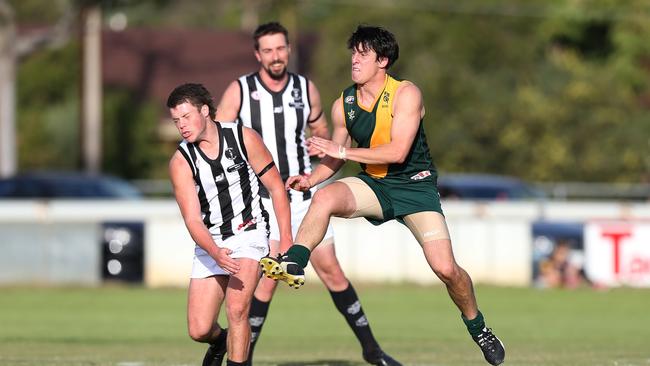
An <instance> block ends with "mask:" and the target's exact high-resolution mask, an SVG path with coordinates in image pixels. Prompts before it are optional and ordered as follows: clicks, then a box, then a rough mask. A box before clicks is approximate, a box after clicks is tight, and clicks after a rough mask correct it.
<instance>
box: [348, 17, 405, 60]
mask: <svg viewBox="0 0 650 366" xmlns="http://www.w3.org/2000/svg"><path fill="white" fill-rule="evenodd" d="M355 48H360V49H361V50H363V51H366V50H368V49H371V50H373V51H375V53H376V54H377V59H379V58H383V57H385V58H387V59H388V63H387V64H386V70H388V68H390V67H391V65H393V64H394V63H395V61H397V59H398V58H399V45H398V44H397V40H396V39H395V36H394V35H393V33H391V32H389V31H387V30H386V29H384V28H382V27H373V26H369V25H359V26H358V27H357V30H355V31H354V33H352V35H351V36H350V38H349V39H348V49H350V50H352V49H355Z"/></svg>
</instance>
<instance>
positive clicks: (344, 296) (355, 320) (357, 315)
mask: <svg viewBox="0 0 650 366" xmlns="http://www.w3.org/2000/svg"><path fill="white" fill-rule="evenodd" d="M330 295H331V296H332V300H334V304H335V305H336V308H337V309H338V310H339V312H340V313H341V314H342V315H343V317H344V318H345V320H346V321H347V322H348V325H349V326H350V328H352V331H353V332H354V335H355V336H357V339H358V340H359V343H361V348H363V353H364V355H366V354H368V355H373V354H374V353H377V352H379V349H380V348H379V344H378V343H377V340H376V339H375V337H374V336H373V335H372V331H371V330H370V324H369V323H368V320H367V319H366V316H365V314H364V313H363V308H361V303H360V302H359V297H358V296H357V293H356V292H355V291H354V288H353V287H352V284H351V283H350V284H349V285H348V288H347V289H345V290H343V291H341V292H334V291H330Z"/></svg>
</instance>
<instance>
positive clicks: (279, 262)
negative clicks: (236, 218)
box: [260, 178, 381, 288]
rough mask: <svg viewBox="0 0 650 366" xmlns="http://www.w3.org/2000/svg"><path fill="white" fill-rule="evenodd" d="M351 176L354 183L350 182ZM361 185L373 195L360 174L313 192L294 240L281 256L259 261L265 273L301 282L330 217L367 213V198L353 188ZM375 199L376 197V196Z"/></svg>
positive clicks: (295, 284)
mask: <svg viewBox="0 0 650 366" xmlns="http://www.w3.org/2000/svg"><path fill="white" fill-rule="evenodd" d="M350 180H352V181H353V183H354V185H351V184H350ZM357 181H358V182H357ZM359 182H360V184H357V183H359ZM358 186H360V187H361V188H362V189H364V190H365V191H370V193H369V194H371V195H372V196H373V197H374V194H373V193H372V190H371V189H370V187H368V186H367V185H366V184H365V183H364V182H363V181H361V180H360V179H358V178H344V179H341V180H338V181H336V182H334V183H332V184H329V185H327V186H326V187H325V188H323V189H319V190H318V191H317V192H316V194H314V198H312V201H311V205H310V206H309V210H308V211H307V214H306V215H305V218H304V219H303V221H302V223H301V224H300V227H299V228H298V233H297V234H296V237H295V238H294V243H295V244H294V245H292V246H291V248H289V250H288V251H287V253H285V255H283V256H282V257H281V258H271V257H265V258H262V261H260V265H261V266H262V270H263V272H264V274H265V275H267V276H269V275H270V276H271V278H273V279H278V280H282V281H284V282H287V283H288V284H289V285H290V286H292V287H296V288H298V287H300V286H302V285H303V284H304V278H305V272H304V270H303V268H305V267H306V266H307V263H308V262H309V257H310V255H311V251H312V250H313V249H314V248H315V247H316V245H318V243H320V242H321V241H322V240H323V238H324V237H325V233H326V231H327V226H328V225H329V220H330V217H332V216H337V217H346V218H351V217H357V216H365V215H363V214H362V213H363V212H365V211H364V210H365V209H367V207H365V206H364V204H365V202H358V201H357V197H356V195H355V191H356V189H355V191H353V189H354V188H357V187H358ZM363 186H365V187H363ZM374 199H375V200H376V197H375V198H374ZM380 212H381V211H380ZM355 215H356V216H355ZM380 215H381V213H380Z"/></svg>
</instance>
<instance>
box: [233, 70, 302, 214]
mask: <svg viewBox="0 0 650 366" xmlns="http://www.w3.org/2000/svg"><path fill="white" fill-rule="evenodd" d="M288 75H289V80H288V82H287V85H285V87H284V89H282V90H280V91H279V92H274V91H271V90H269V89H268V88H267V87H266V85H264V83H263V82H262V80H261V79H260V77H259V73H257V72H256V73H253V74H249V75H244V76H242V77H240V78H239V79H238V81H239V86H240V90H241V104H240V107H239V121H241V122H242V123H243V124H244V126H246V127H250V128H252V129H254V130H255V131H257V133H259V134H260V135H261V136H262V139H264V144H265V145H266V147H267V148H268V149H269V151H270V152H271V155H273V161H275V164H276V166H277V167H278V170H279V171H280V176H281V177H282V181H286V180H287V178H289V177H290V176H294V175H302V174H310V173H311V170H312V169H311V163H310V161H309V153H308V152H307V145H306V142H305V128H306V125H307V123H308V122H307V120H308V118H309V112H310V111H311V104H310V100H309V88H308V81H307V78H305V77H304V76H301V75H297V74H294V73H288ZM289 192H290V194H289V199H290V200H291V202H301V201H305V200H308V199H310V198H311V196H312V195H313V193H314V192H315V188H314V189H312V190H311V191H307V192H298V191H294V190H290V191H289ZM262 195H263V196H264V197H267V198H268V193H266V192H265V191H263V192H262Z"/></svg>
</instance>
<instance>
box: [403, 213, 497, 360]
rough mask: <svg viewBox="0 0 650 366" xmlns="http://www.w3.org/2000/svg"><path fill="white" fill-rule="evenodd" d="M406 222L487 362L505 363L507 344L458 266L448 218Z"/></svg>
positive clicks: (413, 217)
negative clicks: (490, 324)
mask: <svg viewBox="0 0 650 366" xmlns="http://www.w3.org/2000/svg"><path fill="white" fill-rule="evenodd" d="M404 222H405V224H406V226H408V228H409V230H411V232H412V233H413V235H414V236H415V238H416V239H417V240H418V242H419V243H420V245H421V246H422V250H423V251H424V256H425V258H426V260H427V263H429V266H430V267H431V269H432V270H433V272H434V273H435V274H436V276H438V278H439V279H440V280H441V281H442V282H443V283H444V284H445V286H446V287H447V292H448V293H449V296H450V297H451V299H452V301H453V302H454V303H455V304H456V306H457V307H458V309H459V310H460V312H461V315H462V319H463V321H464V322H465V325H466V326H467V330H468V331H469V333H470V335H471V336H472V339H473V340H474V341H475V342H476V343H477V344H478V345H479V347H480V348H481V351H482V352H483V356H484V357H485V359H486V360H487V361H488V362H489V363H490V364H492V365H499V364H501V363H502V362H503V360H504V358H505V349H504V347H503V343H501V341H500V340H499V339H498V338H497V337H496V336H495V335H494V334H493V333H492V330H491V329H490V328H488V327H487V326H486V325H485V321H484V319H483V314H481V312H480V311H479V310H478V306H477V304H476V297H475V295H474V287H473V285H472V279H471V278H470V276H469V275H468V274H467V272H466V271H465V270H464V269H463V268H462V267H460V266H459V265H458V263H456V259H455V258H454V253H453V250H452V247H451V239H450V236H449V231H448V229H447V224H446V222H445V218H444V216H442V214H440V213H438V212H434V211H425V212H418V213H414V214H410V215H407V216H405V217H404Z"/></svg>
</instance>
